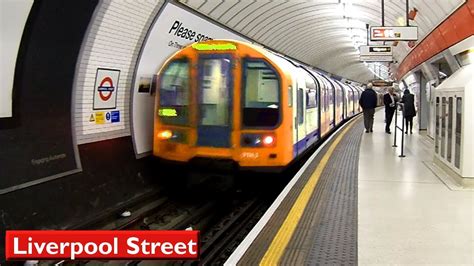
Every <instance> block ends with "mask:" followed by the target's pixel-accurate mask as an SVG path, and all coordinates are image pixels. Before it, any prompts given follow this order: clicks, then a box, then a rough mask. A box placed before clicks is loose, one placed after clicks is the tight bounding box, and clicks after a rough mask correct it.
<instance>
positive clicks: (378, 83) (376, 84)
mask: <svg viewBox="0 0 474 266" xmlns="http://www.w3.org/2000/svg"><path fill="white" fill-rule="evenodd" d="M371 83H372V85H374V87H391V86H392V85H393V81H385V80H382V79H376V80H372V81H371Z"/></svg>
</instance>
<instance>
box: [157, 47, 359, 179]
mask: <svg viewBox="0 0 474 266" xmlns="http://www.w3.org/2000/svg"><path fill="white" fill-rule="evenodd" d="M155 87H156V89H155V93H156V101H155V121H154V122H155V127H154V142H153V154H154V155H155V156H157V157H160V158H162V159H166V160H171V161H176V162H190V161H196V160H203V159H205V160H214V161H227V162H231V163H232V164H233V165H235V166H237V167H240V168H250V169H259V170H281V169H283V168H284V167H286V166H287V165H289V164H290V163H291V162H292V161H293V160H294V159H295V158H296V157H298V156H299V155H301V154H303V153H304V152H305V151H307V150H308V149H309V148H310V147H311V146H312V145H313V144H314V143H315V142H317V141H318V140H320V139H321V138H322V137H324V136H325V135H326V134H328V133H329V132H330V131H331V130H332V129H333V128H334V127H335V126H337V125H338V124H340V123H342V120H343V118H345V117H344V115H343V106H344V103H343V100H342V99H343V98H344V90H343V88H342V87H340V86H339V85H337V84H336V83H334V81H332V80H331V79H329V78H327V77H325V76H323V75H322V74H319V73H317V72H316V71H314V70H312V69H310V68H308V67H306V66H301V65H298V64H296V63H295V62H292V61H291V60H289V59H287V58H285V57H283V56H281V55H278V54H275V53H272V52H270V51H268V50H266V49H264V48H261V47H258V46H255V45H252V44H248V43H242V42H237V41H230V40H211V41H206V42H201V43H194V44H192V45H190V46H187V47H185V48H183V49H181V50H180V51H178V52H176V53H175V54H174V55H173V56H172V57H171V58H169V59H168V60H167V62H166V63H165V64H164V65H163V67H162V69H161V70H160V71H159V73H158V76H157V79H156V82H155ZM349 101H350V100H349ZM352 104H353V103H348V105H352Z"/></svg>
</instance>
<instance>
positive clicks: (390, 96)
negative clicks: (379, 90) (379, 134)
mask: <svg viewBox="0 0 474 266" xmlns="http://www.w3.org/2000/svg"><path fill="white" fill-rule="evenodd" d="M396 97H397V96H396V95H395V93H394V91H393V88H389V89H388V93H386V94H385V95H384V96H383V104H384V105H385V132H386V133H387V134H391V133H392V132H390V124H392V118H393V114H394V113H395V108H396V107H397V100H396Z"/></svg>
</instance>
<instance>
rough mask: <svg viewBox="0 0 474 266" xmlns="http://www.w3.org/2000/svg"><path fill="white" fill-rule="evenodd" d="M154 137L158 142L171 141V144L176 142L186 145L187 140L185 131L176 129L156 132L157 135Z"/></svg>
mask: <svg viewBox="0 0 474 266" xmlns="http://www.w3.org/2000/svg"><path fill="white" fill-rule="evenodd" d="M156 137H157V138H158V139H159V140H166V141H171V142H177V143H187V141H188V138H187V134H186V131H184V130H178V129H176V130H175V129H173V130H169V129H163V130H160V131H158V134H157V135H156Z"/></svg>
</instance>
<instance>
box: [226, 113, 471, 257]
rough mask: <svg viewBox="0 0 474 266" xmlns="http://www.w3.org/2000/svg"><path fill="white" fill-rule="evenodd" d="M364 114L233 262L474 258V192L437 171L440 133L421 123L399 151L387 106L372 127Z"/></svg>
mask: <svg viewBox="0 0 474 266" xmlns="http://www.w3.org/2000/svg"><path fill="white" fill-rule="evenodd" d="M362 122H363V121H362V120H361V119H356V120H355V121H353V122H350V123H347V124H346V125H345V127H344V128H341V129H340V132H338V133H337V134H334V136H333V137H332V139H331V140H330V141H328V143H327V144H326V145H325V146H324V147H322V148H320V150H319V152H318V151H317V153H318V154H317V155H316V154H315V155H313V156H312V157H311V158H310V160H308V162H307V164H306V165H305V166H304V167H303V168H302V170H301V171H300V172H299V173H298V174H297V175H296V176H295V178H294V180H292V181H291V182H290V184H289V185H288V187H287V188H285V190H284V191H283V192H282V194H281V195H280V196H279V198H278V199H277V200H276V201H275V203H274V204H273V205H272V206H271V207H270V209H269V210H268V211H267V213H266V214H265V215H264V216H263V217H262V220H261V221H260V222H259V223H258V224H257V225H256V226H255V228H254V229H253V230H252V232H251V233H250V234H249V235H248V236H247V238H246V239H245V240H244V241H243V242H242V243H241V245H240V246H239V247H238V248H237V249H236V250H235V251H234V253H233V254H232V256H231V257H230V258H229V260H228V261H227V262H226V264H227V265H235V264H237V265H255V264H263V265H274V264H283V265H314V264H322V265H325V264H337V265H340V264H344V265H347V264H351V265H353V264H360V265H367V264H448V263H449V264H467V265H472V264H473V263H474V192H473V191H470V190H453V189H450V187H449V186H448V185H447V184H445V182H443V181H442V179H441V178H440V177H439V176H438V175H439V172H437V173H436V174H435V172H433V171H432V170H430V168H431V167H429V166H430V165H431V164H433V153H432V147H433V145H432V143H431V141H432V140H430V138H428V137H426V136H425V135H424V133H418V129H417V128H416V124H415V128H414V129H413V132H414V134H413V135H410V134H409V135H405V136H406V139H405V140H406V147H405V154H406V157H405V158H400V157H399V156H398V155H399V154H400V148H393V147H392V144H393V133H392V134H391V135H389V134H386V133H385V132H384V110H383V109H381V110H379V111H378V112H377V113H376V115H375V123H374V132H373V133H364V129H363V125H362V124H363V123H362ZM399 122H400V119H399ZM392 127H393V126H392ZM392 132H393V130H392ZM398 134H399V136H400V131H399V132H398Z"/></svg>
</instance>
